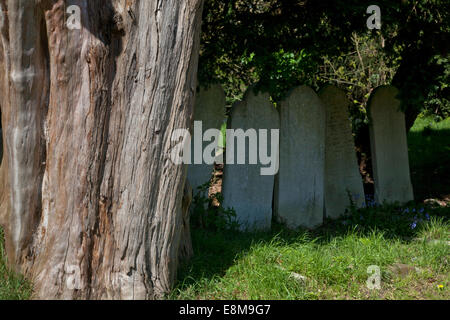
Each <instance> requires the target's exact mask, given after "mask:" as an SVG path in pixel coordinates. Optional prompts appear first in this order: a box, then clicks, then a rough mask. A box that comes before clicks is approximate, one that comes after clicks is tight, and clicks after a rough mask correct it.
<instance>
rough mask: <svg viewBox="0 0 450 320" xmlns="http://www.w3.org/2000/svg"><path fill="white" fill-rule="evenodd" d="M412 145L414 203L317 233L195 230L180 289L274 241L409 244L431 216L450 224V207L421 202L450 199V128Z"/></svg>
mask: <svg viewBox="0 0 450 320" xmlns="http://www.w3.org/2000/svg"><path fill="white" fill-rule="evenodd" d="M408 145H409V159H410V168H411V179H412V183H413V187H414V192H415V199H416V202H415V203H410V204H408V205H406V206H399V205H383V206H372V207H368V208H364V209H359V210H356V209H353V210H349V212H348V213H347V215H346V216H344V217H342V218H339V219H337V220H333V221H331V220H328V221H325V223H324V224H323V225H322V226H321V227H319V228H317V229H315V230H296V231H292V230H289V229H287V228H285V227H283V226H282V225H279V224H273V227H272V230H271V231H268V232H254V233H241V232H237V231H211V230H204V229H195V228H193V230H192V242H193V248H194V257H193V258H192V260H191V261H190V262H189V263H188V264H184V265H183V266H182V267H181V268H180V271H179V275H178V282H177V286H176V288H177V289H180V290H183V289H184V288H186V287H188V286H189V285H192V284H194V283H198V282H200V281H201V280H206V281H208V280H211V279H213V278H214V277H221V276H223V275H224V274H225V273H226V271H227V270H228V269H229V268H230V267H231V266H232V265H233V264H234V263H235V261H236V259H238V258H239V257H241V256H244V255H246V254H247V253H248V252H249V251H250V250H251V248H252V245H254V244H265V243H266V244H268V243H271V242H272V241H273V240H274V239H277V240H279V241H282V242H284V243H286V244H290V243H294V242H296V243H298V242H299V241H305V239H306V241H307V239H311V240H312V239H314V240H315V241H316V242H317V243H327V242H330V241H332V240H333V239H335V238H337V237H344V236H346V235H348V234H349V233H355V232H357V233H358V234H360V235H361V236H364V235H365V234H367V235H368V234H370V233H372V232H373V231H374V230H377V231H378V232H380V233H382V234H383V235H384V237H385V238H387V239H401V240H402V241H404V242H409V241H412V240H413V239H415V238H416V237H417V232H418V230H419V229H420V224H422V223H426V222H427V221H428V220H429V219H431V218H432V217H439V218H443V219H444V220H446V221H449V219H450V207H447V208H433V207H431V206H429V205H424V204H423V203H422V202H423V200H424V199H427V198H440V199H442V197H444V196H446V195H450V130H449V129H441V130H436V129H433V128H426V129H424V130H423V131H420V132H410V133H409V135H408ZM305 235H306V237H305ZM299 239H300V240H299Z"/></svg>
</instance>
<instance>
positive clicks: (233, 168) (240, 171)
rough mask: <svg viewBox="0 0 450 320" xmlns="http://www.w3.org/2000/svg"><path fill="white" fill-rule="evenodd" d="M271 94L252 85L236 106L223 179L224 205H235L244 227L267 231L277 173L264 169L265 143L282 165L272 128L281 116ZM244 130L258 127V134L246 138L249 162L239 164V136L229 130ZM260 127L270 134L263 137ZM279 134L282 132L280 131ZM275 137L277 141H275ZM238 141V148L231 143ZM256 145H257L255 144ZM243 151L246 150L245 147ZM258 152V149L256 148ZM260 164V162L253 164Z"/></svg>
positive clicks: (227, 143) (231, 123)
mask: <svg viewBox="0 0 450 320" xmlns="http://www.w3.org/2000/svg"><path fill="white" fill-rule="evenodd" d="M269 98H270V97H269V94H267V93H259V94H258V95H255V94H254V92H253V89H252V88H249V89H248V91H247V92H246V94H245V96H244V99H243V101H240V102H238V103H236V104H235V105H234V106H233V109H232V112H231V117H230V119H229V123H228V129H227V137H226V164H225V168H224V179H223V198H224V201H223V207H224V208H234V210H235V211H236V214H237V220H238V222H239V223H240V224H241V229H243V230H245V229H247V230H255V229H256V230H263V229H268V228H270V227H271V221H272V199H273V191H274V180H275V174H276V171H277V170H276V171H275V172H274V174H269V175H263V174H262V172H264V169H263V168H268V167H269V165H267V164H265V163H263V162H261V150H262V149H261V143H263V144H264V143H266V141H267V143H268V147H267V153H266V154H267V155H271V156H272V157H273V158H274V159H275V162H276V163H275V164H274V163H272V166H273V165H275V166H276V167H277V168H278V139H277V138H278V136H277V135H272V133H271V129H277V130H278V129H279V115H278V112H277V110H276V109H275V107H274V106H273V105H272V103H271V102H270V99H269ZM230 129H232V130H238V129H242V130H243V131H244V132H246V133H249V132H250V131H247V130H248V129H250V130H252V129H255V132H256V133H257V134H256V135H252V134H248V136H251V137H252V138H248V137H246V138H245V140H246V143H245V154H244V157H243V159H241V160H244V159H245V161H241V163H242V162H244V163H245V164H239V163H238V153H239V154H241V155H243V154H242V152H239V144H238V141H239V139H237V138H233V137H231V136H230V132H229V130H230ZM260 129H266V130H267V135H266V136H262V135H261V133H260V131H259V130H260ZM277 133H279V131H277ZM272 137H275V139H276V140H275V143H272V142H273V141H272ZM255 138H256V140H257V148H256V155H257V159H256V162H255V158H254V157H251V156H250V154H249V147H250V140H253V142H255V141H256V140H255ZM233 141H234V148H232V146H231V144H232V143H233ZM253 146H254V147H255V145H254V143H253ZM241 151H242V150H241ZM254 151H255V150H254ZM230 159H233V160H232V161H230ZM251 163H256V164H251Z"/></svg>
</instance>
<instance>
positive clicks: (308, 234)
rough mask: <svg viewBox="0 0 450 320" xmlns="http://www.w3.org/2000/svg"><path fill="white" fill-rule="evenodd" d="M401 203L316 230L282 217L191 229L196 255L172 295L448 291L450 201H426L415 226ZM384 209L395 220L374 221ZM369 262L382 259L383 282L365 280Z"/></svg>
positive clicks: (417, 295)
mask: <svg viewBox="0 0 450 320" xmlns="http://www.w3.org/2000/svg"><path fill="white" fill-rule="evenodd" d="M403 209H404V208H399V207H396V206H383V207H378V208H375V207H374V208H367V209H362V210H357V211H356V210H355V212H353V213H352V214H349V215H348V216H347V217H344V218H342V219H339V220H338V221H333V222H331V221H328V222H327V223H326V224H325V225H324V226H323V227H321V228H320V229H318V230H314V231H305V230H299V231H296V232H294V231H289V230H287V229H285V228H283V227H282V226H278V225H277V226H275V227H274V228H273V229H274V230H273V231H272V232H270V233H239V232H235V231H224V230H223V231H216V232H214V231H207V230H193V244H194V250H195V256H194V258H193V259H192V260H191V262H190V264H188V265H185V266H184V268H182V271H181V273H180V275H179V282H178V284H177V287H176V289H175V290H174V292H173V294H172V295H171V296H170V298H172V299H385V298H387V299H449V298H450V291H449V285H450V278H449V271H450V270H449V261H448V259H449V253H450V251H449V246H448V244H447V241H449V240H450V238H449V237H450V225H449V223H448V217H449V213H450V212H449V211H450V209H432V208H425V209H426V210H424V212H423V215H424V216H425V214H427V216H431V217H430V220H426V218H425V220H423V219H422V220H421V221H419V222H417V226H416V227H415V228H414V229H413V228H412V227H411V224H412V222H411V221H414V220H416V221H417V220H418V219H420V217H419V218H417V219H414V217H415V216H416V215H417V214H416V213H412V212H410V213H404V212H403ZM386 216H390V217H391V220H392V221H394V220H397V221H396V223H395V224H394V225H389V224H388V223H385V224H382V223H379V225H380V226H381V227H378V226H376V222H377V221H378V222H379V221H382V220H384V219H385V218H386ZM361 217H362V219H361ZM356 218H358V219H356ZM371 218H372V220H373V221H371ZM356 220H360V221H361V222H360V223H357V221H356ZM396 263H402V264H406V265H408V266H411V267H417V268H419V272H414V273H411V274H409V275H406V276H404V277H403V276H400V275H397V274H396V273H394V272H393V271H391V270H390V269H391V268H390V266H393V265H394V264H396ZM370 265H377V266H379V267H380V270H381V274H382V281H381V289H380V290H369V289H368V288H367V286H366V281H367V279H368V277H369V274H368V273H367V268H368V267H369V266H370ZM291 272H295V273H297V274H300V275H303V276H306V277H307V280H306V282H305V283H302V282H299V281H297V280H295V279H293V278H292V277H291V276H290V275H291ZM439 285H441V286H443V287H442V288H440V287H438V286H439Z"/></svg>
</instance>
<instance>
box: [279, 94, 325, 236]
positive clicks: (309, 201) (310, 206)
mask: <svg viewBox="0 0 450 320" xmlns="http://www.w3.org/2000/svg"><path fill="white" fill-rule="evenodd" d="M280 123H281V124H280V169H279V174H278V177H277V183H276V189H275V203H274V204H275V213H276V216H277V219H278V220H280V221H281V222H283V223H285V224H286V225H287V226H288V227H290V228H296V227H299V226H303V227H308V228H312V227H315V226H317V225H320V224H321V223H322V222H323V201H324V166H325V108H324V106H323V103H322V102H321V101H320V99H319V97H318V96H317V94H316V93H315V92H314V90H312V89H311V88H309V87H307V86H301V87H297V88H295V89H294V90H293V91H292V92H291V93H290V95H289V96H288V97H287V98H286V99H285V100H284V101H282V102H281V103H280Z"/></svg>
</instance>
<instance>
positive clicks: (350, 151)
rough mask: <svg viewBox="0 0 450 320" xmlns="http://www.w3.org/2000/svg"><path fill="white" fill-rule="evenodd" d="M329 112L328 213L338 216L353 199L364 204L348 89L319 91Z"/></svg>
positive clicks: (326, 148) (327, 148)
mask: <svg viewBox="0 0 450 320" xmlns="http://www.w3.org/2000/svg"><path fill="white" fill-rule="evenodd" d="M319 96H320V99H321V100H322V102H323V104H324V105H325V111H326V140H325V213H326V216H327V217H330V218H337V217H339V216H340V215H342V214H344V213H345V209H346V208H348V207H349V206H350V205H351V202H350V197H351V199H352V201H353V202H354V203H355V205H357V206H358V207H361V206H363V204H364V199H365V198H364V188H363V183H362V178H361V174H360V173H359V168H358V159H357V157H356V152H355V143H354V140H353V134H352V129H351V122H350V114H349V111H348V105H349V101H348V99H347V96H346V94H345V92H343V91H342V90H340V89H338V88H336V87H335V86H331V85H330V86H326V87H325V88H323V89H322V90H321V91H320V92H319Z"/></svg>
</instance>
